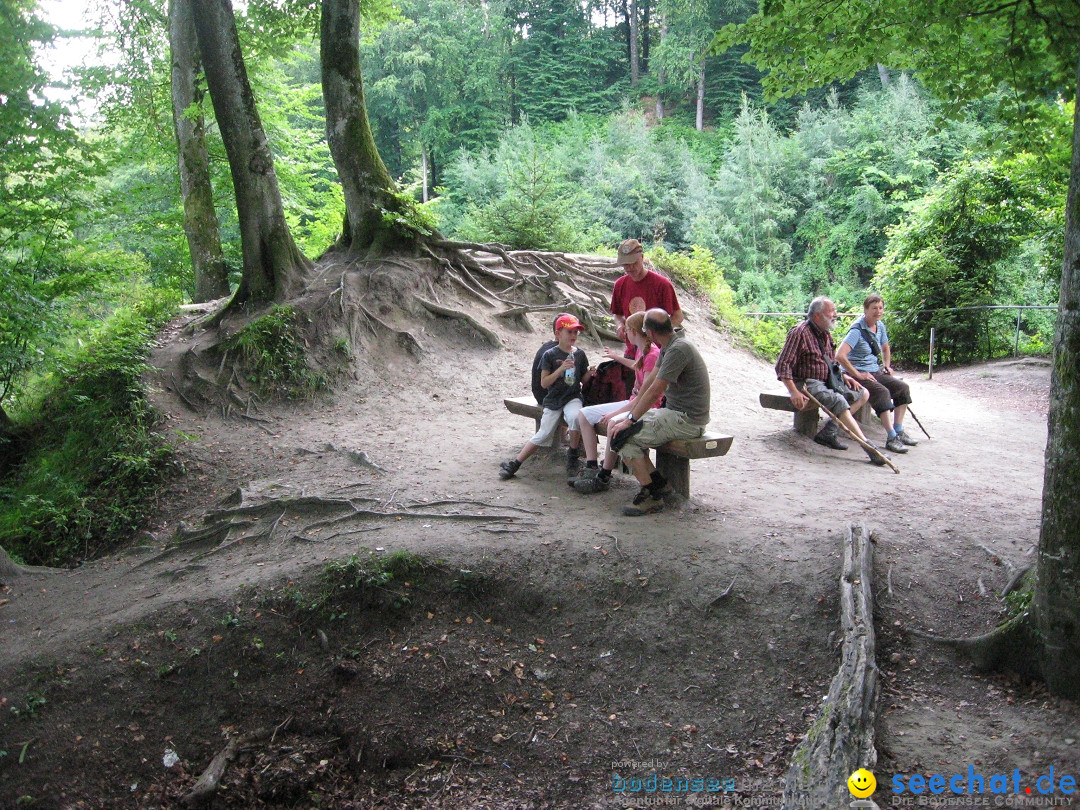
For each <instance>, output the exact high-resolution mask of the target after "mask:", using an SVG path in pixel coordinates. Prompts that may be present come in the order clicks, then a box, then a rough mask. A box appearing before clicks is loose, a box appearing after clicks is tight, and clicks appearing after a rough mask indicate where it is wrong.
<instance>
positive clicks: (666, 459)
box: [503, 397, 733, 498]
mask: <svg viewBox="0 0 1080 810" xmlns="http://www.w3.org/2000/svg"><path fill="white" fill-rule="evenodd" d="M503 404H504V405H505V406H506V410H508V411H510V413H516V414H517V415H518V416H528V417H531V418H532V419H533V421H534V422H535V423H536V429H537V430H539V429H540V417H541V416H542V415H543V413H544V409H543V407H541V406H540V405H537V404H536V400H535V399H534V398H533V397H507V398H506V399H504V400H503ZM596 432H597V433H598V434H599V435H601V436H606V435H607V431H606V430H605V428H604V426H603V425H596ZM732 440H733V437H732V436H726V435H724V434H722V433H709V432H706V433H705V434H704V435H702V436H701V438H699V439H688V440H677V441H673V442H668V443H667V444H665V445H663V446H662V447H657V448H655V450H656V469H657V470H658V471H659V472H660V474H661V475H662V476H664V478H666V479H667V480H668V483H669V484H670V485H671V488H672V489H673V490H675V491H676V492H678V493H679V494H680V495H682V496H683V497H684V498H689V497H690V459H692V458H711V457H712V456H723V455H727V451H728V450H729V449H731V442H732Z"/></svg>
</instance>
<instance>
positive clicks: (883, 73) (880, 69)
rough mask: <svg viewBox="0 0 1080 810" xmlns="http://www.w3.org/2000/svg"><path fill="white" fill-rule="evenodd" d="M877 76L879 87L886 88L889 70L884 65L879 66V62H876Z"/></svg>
mask: <svg viewBox="0 0 1080 810" xmlns="http://www.w3.org/2000/svg"><path fill="white" fill-rule="evenodd" d="M877 75H878V78H879V79H881V86H882V87H888V86H889V69H888V68H887V67H885V65H883V64H881V62H878V66H877Z"/></svg>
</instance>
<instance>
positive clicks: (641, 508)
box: [622, 487, 664, 517]
mask: <svg viewBox="0 0 1080 810" xmlns="http://www.w3.org/2000/svg"><path fill="white" fill-rule="evenodd" d="M663 508H664V499H663V498H657V497H656V496H655V495H653V494H652V490H650V489H649V488H648V487H642V488H641V490H640V491H639V492H638V494H637V495H635V496H634V501H633V503H630V504H627V505H626V506H624V507H623V510H622V513H623V514H624V515H627V516H628V517H639V516H641V515H651V514H652V513H653V512H659V511H660V510H661V509H663Z"/></svg>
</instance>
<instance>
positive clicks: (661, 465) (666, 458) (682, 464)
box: [656, 450, 690, 498]
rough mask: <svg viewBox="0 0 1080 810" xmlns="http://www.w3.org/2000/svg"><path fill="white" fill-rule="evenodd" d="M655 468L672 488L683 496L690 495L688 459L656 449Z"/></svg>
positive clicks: (687, 496)
mask: <svg viewBox="0 0 1080 810" xmlns="http://www.w3.org/2000/svg"><path fill="white" fill-rule="evenodd" d="M656 470H657V472H659V473H660V474H661V475H662V476H664V478H666V479H667V481H668V484H669V485H670V486H671V488H672V489H673V490H675V491H676V492H678V493H679V494H680V495H682V496H683V497H684V498H689V497H690V459H688V458H683V457H682V456H673V455H671V454H670V453H662V452H660V451H659V450H657V451H656Z"/></svg>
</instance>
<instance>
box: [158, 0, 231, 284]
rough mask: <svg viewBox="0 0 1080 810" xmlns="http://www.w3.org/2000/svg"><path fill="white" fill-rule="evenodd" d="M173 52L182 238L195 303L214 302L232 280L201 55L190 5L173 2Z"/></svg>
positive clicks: (170, 37) (171, 22)
mask: <svg viewBox="0 0 1080 810" xmlns="http://www.w3.org/2000/svg"><path fill="white" fill-rule="evenodd" d="M169 50H170V51H171V57H172V67H171V79H172V111H173V131H174V133H175V134H176V153H177V159H178V162H179V168H180V197H181V199H182V200H183V204H184V234H185V235H186V236H187V243H188V250H189V251H190V253H191V266H192V271H193V273H194V277H195V296H194V300H195V302H196V303H198V302H202V301H213V300H214V299H216V298H223V297H225V296H226V295H228V294H229V279H228V269H227V268H226V267H225V254H224V253H223V251H222V249H221V233H220V231H219V230H218V219H217V212H216V211H215V210H214V192H213V189H212V187H211V185H210V159H209V156H208V155H207V152H206V130H205V121H204V118H203V114H202V102H203V91H202V90H201V89H200V87H199V83H198V80H199V51H198V43H197V41H196V38H195V20H194V18H193V16H192V7H191V1H190V0H170V2H169ZM192 110H197V114H196V115H194V116H192V115H191V114H190V113H191V111H192Z"/></svg>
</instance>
